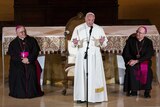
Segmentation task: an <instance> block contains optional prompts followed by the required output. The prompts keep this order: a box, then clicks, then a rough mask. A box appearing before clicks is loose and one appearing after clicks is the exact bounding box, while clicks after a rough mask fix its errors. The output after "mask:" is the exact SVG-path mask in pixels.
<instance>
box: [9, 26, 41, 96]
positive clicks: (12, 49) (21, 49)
mask: <svg viewBox="0 0 160 107" xmlns="http://www.w3.org/2000/svg"><path fill="white" fill-rule="evenodd" d="M16 34H17V37H16V38H15V39H14V40H13V41H12V42H11V43H10V45H9V49H8V53H9V55H10V68H9V89H10V92H9V95H10V96H12V97H16V98H33V97H38V96H42V95H43V94H44V93H43V92H42V91H41V88H40V84H39V80H38V77H37V70H38V69H37V67H38V66H37V57H38V54H39V51H40V48H39V46H38V43H37V41H36V39H34V38H33V37H30V36H28V35H27V33H26V29H25V27H24V26H21V25H19V26H17V27H16Z"/></svg>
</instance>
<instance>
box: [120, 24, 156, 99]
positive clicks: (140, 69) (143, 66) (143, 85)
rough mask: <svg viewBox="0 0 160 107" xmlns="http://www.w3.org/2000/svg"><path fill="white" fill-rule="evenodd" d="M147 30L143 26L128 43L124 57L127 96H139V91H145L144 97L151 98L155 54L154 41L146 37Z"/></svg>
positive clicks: (124, 50)
mask: <svg viewBox="0 0 160 107" xmlns="http://www.w3.org/2000/svg"><path fill="white" fill-rule="evenodd" d="M146 33H147V28H146V27H144V26H141V27H139V28H138V29H137V32H136V34H132V35H131V36H130V37H129V38H128V40H127V41H126V45H125V47H124V49H123V53H122V56H123V58H124V61H125V65H126V72H125V73H126V74H125V79H124V92H127V96H130V95H131V96H137V91H138V90H145V91H144V97H145V98H150V97H151V95H150V90H151V88H152V86H151V84H152V79H153V74H152V69H151V64H152V62H151V58H152V56H153V54H154V49H153V44H152V41H151V40H150V39H149V38H147V37H145V34H146Z"/></svg>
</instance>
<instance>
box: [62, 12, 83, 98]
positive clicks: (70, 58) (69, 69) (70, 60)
mask: <svg viewBox="0 0 160 107" xmlns="http://www.w3.org/2000/svg"><path fill="white" fill-rule="evenodd" d="M83 22H85V20H84V15H83V13H82V12H79V13H78V14H77V15H76V16H75V17H72V18H71V19H70V20H69V21H68V22H67V24H66V28H65V33H64V34H65V36H66V50H67V51H66V63H65V67H64V72H65V79H64V82H63V85H64V89H63V91H62V94H63V95H66V93H67V88H68V85H69V81H71V82H72V85H73V84H74V65H75V58H76V57H75V55H76V50H77V49H76V48H73V47H72V46H71V41H70V40H71V37H72V33H73V30H74V28H75V27H76V26H77V25H79V24H81V23H83Z"/></svg>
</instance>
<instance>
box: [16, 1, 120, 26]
mask: <svg viewBox="0 0 160 107" xmlns="http://www.w3.org/2000/svg"><path fill="white" fill-rule="evenodd" d="M14 4H15V5H14V10H15V23H16V24H24V25H29V26H32V25H33V26H39V25H45V26H46V25H47V26H56V25H57V26H58V25H59V26H61V25H62V26H63V25H66V23H67V21H68V20H69V19H70V18H71V17H73V16H75V15H77V13H78V12H82V13H84V14H86V13H87V12H89V11H92V12H94V13H95V15H96V23H97V24H100V25H113V24H116V23H117V20H118V1H117V0H27V1H26V0H15V2H14Z"/></svg>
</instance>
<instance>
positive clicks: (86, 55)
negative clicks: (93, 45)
mask: <svg viewBox="0 0 160 107" xmlns="http://www.w3.org/2000/svg"><path fill="white" fill-rule="evenodd" d="M90 37H91V32H90V34H89V40H88V41H87V48H86V52H85V56H84V59H86V101H87V102H86V107H88V49H89V41H90Z"/></svg>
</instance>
